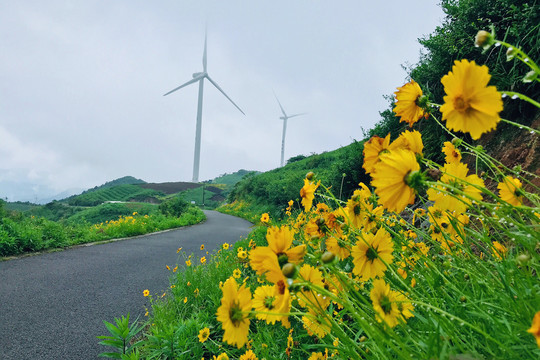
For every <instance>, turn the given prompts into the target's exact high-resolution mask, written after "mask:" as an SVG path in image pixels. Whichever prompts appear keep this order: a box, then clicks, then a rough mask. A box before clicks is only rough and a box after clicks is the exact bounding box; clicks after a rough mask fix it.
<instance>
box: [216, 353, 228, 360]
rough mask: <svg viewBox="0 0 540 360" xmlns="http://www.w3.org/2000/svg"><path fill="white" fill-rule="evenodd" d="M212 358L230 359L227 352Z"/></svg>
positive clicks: (218, 359)
mask: <svg viewBox="0 0 540 360" xmlns="http://www.w3.org/2000/svg"><path fill="white" fill-rule="evenodd" d="M212 360H229V355H227V353H221V354H219V355H218V356H216V355H213V356H212Z"/></svg>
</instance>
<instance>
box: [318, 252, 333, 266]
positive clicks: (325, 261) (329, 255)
mask: <svg viewBox="0 0 540 360" xmlns="http://www.w3.org/2000/svg"><path fill="white" fill-rule="evenodd" d="M335 258H336V255H335V254H334V253H331V252H330V251H325V253H324V254H322V256H321V261H322V262H323V264H330V263H331V262H332V261H334V259H335Z"/></svg>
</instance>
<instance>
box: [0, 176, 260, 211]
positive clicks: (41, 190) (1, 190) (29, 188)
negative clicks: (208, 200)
mask: <svg viewBox="0 0 540 360" xmlns="http://www.w3.org/2000/svg"><path fill="white" fill-rule="evenodd" d="M250 172H251V171H249V170H244V169H241V170H238V171H237V172H234V173H232V174H227V173H225V174H222V175H219V176H218V177H216V178H215V179H211V180H206V181H204V182H205V183H210V184H232V183H235V182H237V181H238V180H239V179H240V178H241V177H242V176H244V175H245V174H247V173H250ZM125 184H129V185H135V184H147V182H146V181H144V180H142V179H137V178H135V177H133V176H123V177H121V178H118V179H114V180H111V181H108V182H106V183H104V184H102V185H98V186H94V187H93V188H89V189H83V188H71V189H67V190H64V191H61V192H58V191H57V190H55V189H53V188H51V187H48V186H46V185H41V184H34V183H31V182H23V183H21V182H14V181H8V180H0V199H2V200H5V201H8V202H29V203H33V204H39V205H44V204H48V203H50V202H52V201H54V200H64V199H68V198H71V197H73V196H76V195H80V194H84V193H87V192H91V191H96V190H99V189H103V188H108V187H113V186H117V185H125Z"/></svg>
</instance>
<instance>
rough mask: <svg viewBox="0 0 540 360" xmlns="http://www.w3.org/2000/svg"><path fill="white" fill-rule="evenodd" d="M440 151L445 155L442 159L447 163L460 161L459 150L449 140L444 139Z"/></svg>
mask: <svg viewBox="0 0 540 360" xmlns="http://www.w3.org/2000/svg"><path fill="white" fill-rule="evenodd" d="M442 152H443V154H444V155H445V158H444V161H445V162H447V163H456V162H460V161H461V152H460V151H459V150H458V149H456V147H455V146H454V144H452V143H451V142H450V141H445V143H444V144H443V148H442Z"/></svg>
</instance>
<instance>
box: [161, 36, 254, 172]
mask: <svg viewBox="0 0 540 360" xmlns="http://www.w3.org/2000/svg"><path fill="white" fill-rule="evenodd" d="M202 63H203V71H202V72H198V73H194V74H193V79H191V80H189V81H188V82H186V83H185V84H182V85H180V86H178V87H177V88H174V89H172V90H171V91H169V92H168V93H166V94H164V95H163V96H167V95H169V94H171V93H173V92H175V91H176V90H180V89H181V88H183V87H185V86H188V85H191V84H193V83H195V82H197V81H198V82H199V103H198V106H197V127H196V131H195V155H194V159H193V180H192V181H193V182H199V162H200V158H201V127H202V102H203V88H204V79H207V80H208V81H210V83H211V84H212V85H214V86H215V87H216V89H218V90H219V91H220V92H221V93H222V94H223V95H224V96H225V97H226V98H227V99H229V101H230V102H232V104H233V105H234V106H236V108H237V109H238V110H240V112H241V113H242V114H244V115H246V114H245V113H244V112H243V111H242V109H240V107H238V105H236V104H235V103H234V101H232V99H231V98H230V97H229V96H228V95H227V94H225V91H223V90H222V89H221V88H220V87H219V85H218V84H217V83H216V82H215V81H214V80H212V78H211V77H210V76H209V75H208V72H207V71H206V33H205V34H204V52H203V58H202Z"/></svg>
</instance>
